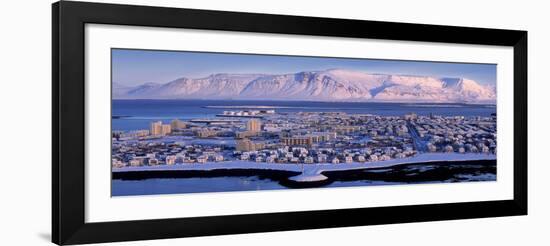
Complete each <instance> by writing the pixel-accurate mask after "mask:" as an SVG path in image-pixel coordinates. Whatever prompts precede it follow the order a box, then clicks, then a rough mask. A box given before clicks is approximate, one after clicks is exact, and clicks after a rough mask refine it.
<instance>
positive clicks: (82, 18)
mask: <svg viewBox="0 0 550 246" xmlns="http://www.w3.org/2000/svg"><path fill="white" fill-rule="evenodd" d="M52 16H53V19H52V27H53V28H52V30H53V31H52V32H53V33H52V91H53V95H52V99H53V100H52V111H53V115H52V136H53V137H52V241H53V242H54V243H56V244H60V245H61V244H82V243H99V242H113V241H128V240H145V239H161V238H176V237H192V236H206V235H224V234H236V233H254V232H269V231H282V230H301V229H314V228H331V227H346V226H361V225H377V224H392V223H407V222H419V221H440V220H453V219H468V218H485V217H497V216H514V215H526V214H527V31H516V30H498V29H485V28H470V27H455V26H440V25H423V24H409V23H393V22H378V21H364V20H349V19H331V18H317V17H301V16H285V15H268V14H254V13H237V12H224V11H210V10H193V9H178V8H166V7H147V6H131V5H117V4H100V3H89V2H70V1H62V2H57V3H54V4H53V6H52ZM86 23H99V24H115V25H129V26H146V27H170V28H191V29H207V30H226V31H240V32H260V33H279V34H299V35H313V36H331V37H353V38H369V39H384V40H405V41H427V42H441V43H456V44H482V45H497V46H508V47H513V56H514V58H513V61H514V66H513V67H514V78H513V80H514V122H513V123H514V160H513V163H514V198H513V199H512V200H498V201H480V202H461V203H446V204H431V205H427V204H426V205H407V206H392V207H374V208H354V209H335V210H322V211H301V212H284V213H265V214H244V215H227V216H208V217H193V218H175V219H153V220H138V221H119V222H101V223H86V222H85V220H84V216H85V214H84V213H85V210H84V209H85V204H84V203H85V202H84V197H85V189H84V188H85V186H84V177H85V168H84V155H85V150H84V147H85V141H84V136H85V135H84V130H85V116H84V115H85V100H84V91H85V85H84V75H85V74H84V58H85V57H84V56H85V52H84V48H85V47H84V40H85V35H84V33H85V32H84V30H85V24H86Z"/></svg>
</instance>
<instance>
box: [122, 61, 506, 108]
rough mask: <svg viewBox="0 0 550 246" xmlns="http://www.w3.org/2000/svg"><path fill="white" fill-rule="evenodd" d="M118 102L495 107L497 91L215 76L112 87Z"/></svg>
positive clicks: (359, 75) (345, 76)
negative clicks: (392, 104) (385, 104)
mask: <svg viewBox="0 0 550 246" xmlns="http://www.w3.org/2000/svg"><path fill="white" fill-rule="evenodd" d="M113 98H115V99H241V100H310V101H376V102H436V103H450V102H457V103H495V101H496V91H495V88H494V86H493V87H491V86H483V85H480V84H478V83H477V82H475V81H473V80H469V79H465V78H435V77H428V76H411V75H391V74H370V73H364V72H357V71H350V70H342V69H330V70H326V71H312V72H300V73H295V74H281V75H266V74H213V75H210V76H208V77H205V78H200V79H189V78H180V79H176V80H174V81H171V82H168V83H166V84H156V83H147V84H143V85H139V86H136V87H126V86H121V85H113Z"/></svg>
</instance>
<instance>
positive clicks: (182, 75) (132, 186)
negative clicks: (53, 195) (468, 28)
mask: <svg viewBox="0 0 550 246" xmlns="http://www.w3.org/2000/svg"><path fill="white" fill-rule="evenodd" d="M496 77H497V76H496V65H495V64H481V63H457V62H439V61H438V62H433V61H409V60H381V59H367V58H338V57H311V56H290V55H269V54H238V53H214V52H195V51H163V50H139V49H112V50H111V91H112V102H111V158H112V160H111V161H112V162H111V170H112V176H111V177H112V180H111V195H112V196H133V195H156V194H186V193H205V192H237V191H265V190H292V189H304V188H307V189H319V188H329V189H332V188H335V189H336V188H337V187H366V186H380V185H422V184H434V183H441V184H442V185H445V184H448V183H460V182H487V181H496V174H497V166H496V161H497V160H496V151H497V148H496V146H497V132H496V129H497V126H496V123H497V121H496V119H497V115H496V101H497V100H496V99H497V91H496V80H497V78H496Z"/></svg>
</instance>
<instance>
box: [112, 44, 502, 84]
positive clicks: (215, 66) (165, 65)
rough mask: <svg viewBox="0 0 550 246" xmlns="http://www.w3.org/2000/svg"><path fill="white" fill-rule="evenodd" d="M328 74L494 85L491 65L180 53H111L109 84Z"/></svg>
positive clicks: (131, 51)
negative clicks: (239, 75) (458, 80)
mask: <svg viewBox="0 0 550 246" xmlns="http://www.w3.org/2000/svg"><path fill="white" fill-rule="evenodd" d="M332 68H340V69H349V70H355V71H364V72H368V73H384V74H401V75H421V76H435V77H462V78H468V79H473V80H476V81H477V82H479V83H480V84H490V85H494V84H495V83H496V65H494V64H473V63H446V62H420V61H399V60H376V59H350V58H326V57H301V56H273V55H245V54H226V53H204V52H185V51H153V50H128V49H113V50H112V76H113V82H114V83H119V84H123V85H139V84H143V83H149V82H155V83H166V82H170V81H172V80H175V79H177V78H181V77H188V78H202V77H206V76H208V75H210V74H215V73H265V74H284V73H295V72H302V71H319V70H326V69H332Z"/></svg>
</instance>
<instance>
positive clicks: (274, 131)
mask: <svg viewBox="0 0 550 246" xmlns="http://www.w3.org/2000/svg"><path fill="white" fill-rule="evenodd" d="M52 35H53V57H52V59H53V79H52V80H53V81H52V84H53V103H52V104H53V117H52V118H53V124H52V125H53V139H52V143H53V155H52V156H53V160H52V169H53V170H52V173H53V178H52V180H53V184H52V193H53V197H52V203H53V204H52V208H53V211H52V213H53V215H52V218H53V219H52V235H53V237H52V238H53V242H54V243H57V244H80V243H98V242H112V241H127V240H144V239H160V238H175V237H191V236H205V235H223V234H236V233H254V232H268V231H281V230H298V229H313V228H329V227H345V226H360V225H376V224H390V223H407V222H419V221H435V220H451V219H466V218H484V217H496V216H513V215H525V214H527V32H526V31H516V30H497V29H484V28H470V27H451V26H437V25H423V24H408V23H391V22H377V21H364V20H348V19H329V18H318V17H300V16H284V15H268V14H254V13H236V12H222V11H209V10H191V9H177V8H164V7H146V6H130V5H115V4H99V3H85V2H70V1H62V2H58V3H55V4H53V34H52Z"/></svg>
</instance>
